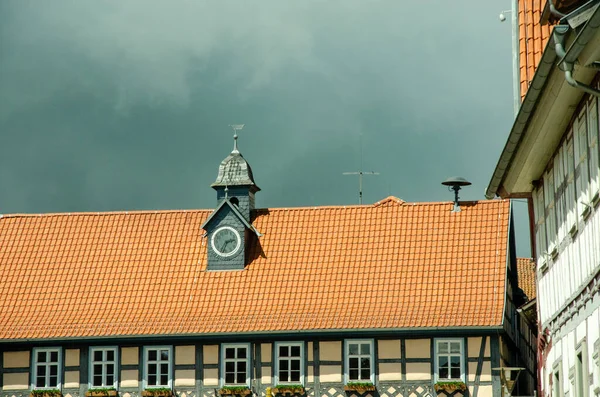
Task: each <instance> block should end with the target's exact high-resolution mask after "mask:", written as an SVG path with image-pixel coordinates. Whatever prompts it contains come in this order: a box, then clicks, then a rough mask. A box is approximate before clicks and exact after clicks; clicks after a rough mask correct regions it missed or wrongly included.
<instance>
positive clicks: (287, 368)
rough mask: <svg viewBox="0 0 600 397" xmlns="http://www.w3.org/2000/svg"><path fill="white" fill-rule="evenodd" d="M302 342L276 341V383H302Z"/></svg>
mask: <svg viewBox="0 0 600 397" xmlns="http://www.w3.org/2000/svg"><path fill="white" fill-rule="evenodd" d="M303 350H304V349H303V344H302V343H301V342H296V343H284V342H281V343H276V344H275V355H276V360H277V361H276V363H275V364H276V367H277V368H276V375H277V379H276V383H282V384H285V383H296V384H298V383H300V384H304V381H303V379H304V364H303V363H304V359H303V358H304V357H303Z"/></svg>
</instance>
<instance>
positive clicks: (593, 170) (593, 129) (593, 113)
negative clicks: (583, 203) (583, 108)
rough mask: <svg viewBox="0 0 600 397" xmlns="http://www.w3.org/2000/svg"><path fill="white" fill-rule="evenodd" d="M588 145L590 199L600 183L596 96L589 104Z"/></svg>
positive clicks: (593, 197) (594, 194) (594, 196)
mask: <svg viewBox="0 0 600 397" xmlns="http://www.w3.org/2000/svg"><path fill="white" fill-rule="evenodd" d="M588 116H589V117H588V119H589V123H588V124H589V129H588V146H589V149H590V200H594V199H595V198H596V197H597V195H598V188H599V185H600V175H599V172H598V170H599V164H600V163H599V161H600V159H599V158H598V157H599V153H598V103H597V100H596V98H593V99H592V101H591V102H590V103H589V104H588Z"/></svg>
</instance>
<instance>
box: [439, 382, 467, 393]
mask: <svg viewBox="0 0 600 397" xmlns="http://www.w3.org/2000/svg"><path fill="white" fill-rule="evenodd" d="M433 387H434V389H435V391H437V392H439V391H442V390H443V391H446V392H448V393H452V392H453V391H455V390H460V391H465V390H467V385H466V384H465V382H461V381H450V382H437V383H436V384H435V385H433Z"/></svg>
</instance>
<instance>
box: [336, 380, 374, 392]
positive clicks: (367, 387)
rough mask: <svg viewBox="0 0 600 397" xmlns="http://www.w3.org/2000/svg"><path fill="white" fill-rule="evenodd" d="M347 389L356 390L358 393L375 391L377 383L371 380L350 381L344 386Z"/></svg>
mask: <svg viewBox="0 0 600 397" xmlns="http://www.w3.org/2000/svg"><path fill="white" fill-rule="evenodd" d="M344 390H345V391H355V392H358V393H365V392H368V391H375V390H376V389H375V385H374V384H372V383H371V382H348V383H347V384H346V385H345V386H344Z"/></svg>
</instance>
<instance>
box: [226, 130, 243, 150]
mask: <svg viewBox="0 0 600 397" xmlns="http://www.w3.org/2000/svg"><path fill="white" fill-rule="evenodd" d="M245 125H246V124H229V126H230V127H231V128H232V129H233V151H232V152H231V153H239V151H238V148H237V139H238V134H237V132H238V131H241V130H242V128H244V126H245Z"/></svg>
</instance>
